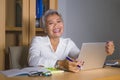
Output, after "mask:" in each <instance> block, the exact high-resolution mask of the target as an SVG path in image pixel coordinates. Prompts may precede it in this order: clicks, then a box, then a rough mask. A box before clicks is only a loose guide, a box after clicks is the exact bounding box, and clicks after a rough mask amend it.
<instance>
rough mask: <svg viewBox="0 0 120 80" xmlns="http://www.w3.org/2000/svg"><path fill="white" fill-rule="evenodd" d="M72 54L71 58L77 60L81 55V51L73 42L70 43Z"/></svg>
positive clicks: (70, 53) (70, 54)
mask: <svg viewBox="0 0 120 80" xmlns="http://www.w3.org/2000/svg"><path fill="white" fill-rule="evenodd" d="M70 46H71V48H70V52H69V56H70V57H71V58H74V59H77V58H78V56H79V53H80V49H79V48H78V47H77V46H76V44H75V43H74V42H73V41H72V40H71V41H70Z"/></svg>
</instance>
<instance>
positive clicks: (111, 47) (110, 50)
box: [106, 41, 115, 55]
mask: <svg viewBox="0 0 120 80" xmlns="http://www.w3.org/2000/svg"><path fill="white" fill-rule="evenodd" d="M114 50H115V46H114V43H113V41H108V42H107V43H106V52H107V54H108V55H112V54H113V52H114Z"/></svg>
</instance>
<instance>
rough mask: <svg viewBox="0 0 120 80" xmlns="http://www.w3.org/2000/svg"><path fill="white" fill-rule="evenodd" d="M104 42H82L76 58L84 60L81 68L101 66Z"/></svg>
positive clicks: (104, 54) (104, 58) (103, 60)
mask: <svg viewBox="0 0 120 80" xmlns="http://www.w3.org/2000/svg"><path fill="white" fill-rule="evenodd" d="M105 44H106V43H105V42H95V43H83V44H82V47H81V51H80V54H79V57H78V59H79V60H82V61H84V62H85V63H84V65H83V67H82V70H88V69H95V68H102V67H103V65H104V62H105V60H106V56H107V53H106V51H105Z"/></svg>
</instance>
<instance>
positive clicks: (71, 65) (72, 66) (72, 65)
mask: <svg viewBox="0 0 120 80" xmlns="http://www.w3.org/2000/svg"><path fill="white" fill-rule="evenodd" d="M58 64H59V68H60V69H63V70H67V71H71V72H78V71H79V70H80V67H79V66H82V65H83V62H82V61H77V60H74V59H72V61H69V60H66V59H65V60H60V61H58Z"/></svg>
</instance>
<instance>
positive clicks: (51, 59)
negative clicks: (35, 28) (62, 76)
mask: <svg viewBox="0 0 120 80" xmlns="http://www.w3.org/2000/svg"><path fill="white" fill-rule="evenodd" d="M79 52H80V50H79V48H78V47H77V46H76V45H75V43H74V42H73V41H72V40H71V39H69V38H66V39H65V38H60V42H59V44H58V46H57V49H56V51H54V50H53V48H52V46H51V43H50V40H49V37H48V36H46V37H41V36H36V37H34V38H33V40H32V43H31V45H30V49H29V66H39V65H42V66H44V67H54V66H55V64H56V61H57V60H64V59H65V58H66V57H67V56H70V57H72V58H75V59H76V58H77V57H78V55H79Z"/></svg>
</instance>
